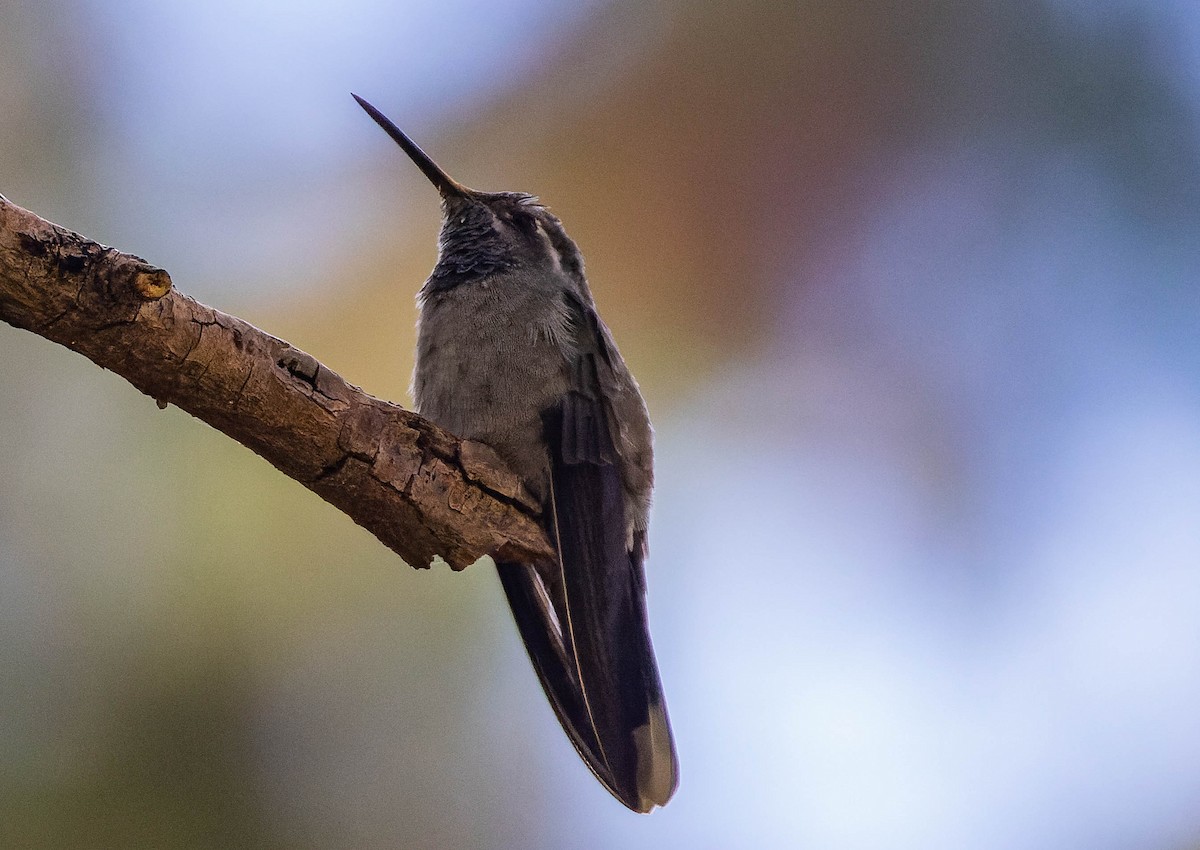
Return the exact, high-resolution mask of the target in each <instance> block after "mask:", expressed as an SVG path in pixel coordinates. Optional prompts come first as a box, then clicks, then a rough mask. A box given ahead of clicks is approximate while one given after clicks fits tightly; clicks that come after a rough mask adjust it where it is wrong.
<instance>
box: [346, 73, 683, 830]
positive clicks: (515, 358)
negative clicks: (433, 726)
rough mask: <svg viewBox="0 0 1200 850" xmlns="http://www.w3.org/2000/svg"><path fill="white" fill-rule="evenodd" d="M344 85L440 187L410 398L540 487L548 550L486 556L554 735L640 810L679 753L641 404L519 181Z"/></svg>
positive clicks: (665, 792)
mask: <svg viewBox="0 0 1200 850" xmlns="http://www.w3.org/2000/svg"><path fill="white" fill-rule="evenodd" d="M354 99H355V100H357V101H358V103H359V105H360V106H361V107H362V108H363V109H365V110H366V111H367V114H368V115H370V116H371V117H372V118H373V119H375V122H376V123H377V124H379V126H380V127H382V128H383V129H384V130H385V131H386V132H387V134H388V135H389V136H391V137H392V139H394V140H395V142H396V143H397V144H398V145H400V147H401V148H402V149H403V150H404V152H405V153H406V154H408V156H409V158H410V159H412V161H413V162H414V163H416V165H417V167H418V168H420V169H421V171H422V173H423V174H424V175H425V176H426V177H427V178H429V181H430V182H431V183H432V184H433V185H434V186H435V187H436V188H437V190H438V192H439V193H440V194H441V196H442V231H441V236H440V237H439V240H438V260H437V265H436V266H435V267H434V269H433V272H432V274H430V275H429V279H428V280H427V281H425V285H424V286H423V287H422V288H421V291H420V294H419V296H418V299H417V300H418V304H419V305H420V319H419V321H418V329H417V356H416V369H415V370H414V374H413V398H414V400H415V402H416V406H417V411H418V412H419V413H420V414H421V415H422V416H425V417H426V418H428V419H431V420H433V421H434V422H436V423H437V424H439V425H441V426H442V427H444V428H446V429H447V430H449V431H451V432H453V433H454V434H457V435H458V436H460V437H464V438H467V439H471V440H477V441H479V442H482V443H486V444H488V445H489V446H491V447H492V448H494V449H495V450H496V452H497V453H499V455H500V456H501V457H502V458H503V459H504V460H505V461H506V462H507V463H508V465H509V466H510V467H511V468H512V469H513V471H515V472H517V473H518V474H520V475H521V476H522V478H523V479H524V480H525V483H526V486H527V487H528V488H529V490H530V492H532V493H533V494H534V495H535V496H536V497H537V498H538V499H539V500H540V501H541V503H542V506H543V516H544V518H545V523H546V530H547V532H548V534H549V536H550V539H551V540H552V541H553V542H554V543H555V546H556V549H557V552H558V558H557V560H556V561H555V562H553V563H547V564H517V563H497V564H496V567H497V570H498V572H499V574H500V583H501V585H502V586H503V587H504V592H505V594H506V595H507V597H508V604H509V606H510V607H511V608H512V613H513V618H514V619H515V620H516V622H517V628H518V630H519V631H520V633H521V638H522V639H523V640H524V642H525V648H526V650H527V651H528V652H529V658H530V660H531V661H532V662H533V667H534V670H536V671H537V675H538V678H539V679H540V680H541V683H542V687H543V689H544V690H545V692H546V696H547V698H548V699H549V700H550V704H551V705H552V706H553V707H554V711H555V713H556V714H557V715H558V719H559V721H560V722H561V723H562V727H563V729H564V730H566V733H567V736H568V737H569V738H570V739H571V743H572V744H574V745H575V749H576V750H577V751H578V752H579V755H580V756H581V757H582V758H583V760H584V761H585V762H586V763H587V765H588V767H589V768H591V770H592V772H593V773H594V774H595V775H596V778H597V779H599V780H600V782H602V783H603V784H604V787H606V788H607V789H608V790H609V791H611V792H612V794H613V796H615V797H616V798H617V799H618V800H620V801H621V802H622V803H624V804H625V805H626V806H628V807H629V808H631V809H633V810H634V811H638V812H649V811H650V810H651V809H653V808H654V807H655V806H661V805H664V804H665V803H666V802H667V800H669V799H670V798H671V795H672V794H673V793H674V792H675V787H676V785H677V784H678V774H679V764H678V760H677V758H676V755H675V743H674V741H673V740H672V737H671V727H670V724H669V722H668V720H667V707H666V703H665V701H664V699H663V692H662V684H661V682H660V681H659V676H658V666H657V664H656V662H655V660H654V650H653V648H652V647H651V645H650V633H649V631H648V629H647V625H646V578H645V572H644V569H643V563H644V561H645V558H646V552H647V546H646V528H647V522H648V518H649V510H650V491H651V489H652V487H653V483H654V471H653V456H652V445H651V444H652V435H651V430H650V418H649V415H648V414H647V412H646V403H645V402H644V401H643V400H642V396H641V393H640V392H639V390H638V385H637V382H636V381H635V380H634V379H633V375H631V374H630V373H629V369H628V368H627V367H626V365H625V361H624V360H622V359H621V355H620V353H619V352H618V351H617V346H616V344H615V343H614V342H613V339H612V335H611V334H610V333H609V330H608V328H607V327H606V326H605V324H604V322H602V321H601V320H600V317H599V316H598V315H597V313H596V306H595V304H594V303H593V302H592V295H591V292H590V291H589V289H588V284H587V279H586V278H585V277H584V274H583V257H582V256H581V255H580V253H579V249H578V248H577V247H576V246H575V243H574V242H573V241H572V240H571V238H570V237H569V236H567V234H566V232H565V231H564V230H563V227H562V223H561V222H560V221H559V220H558V219H557V218H556V217H555V216H554V215H553V214H552V213H551V212H550V211H549V210H547V209H546V208H545V207H544V206H542V205H541V204H540V203H539V202H538V200H537V198H535V197H533V196H532V195H526V194H522V193H519V192H478V191H475V190H474V189H468V188H467V187H466V186H463V185H462V184H461V183H458V182H457V181H455V180H453V179H451V178H450V177H449V176H448V175H447V174H446V172H444V171H442V169H441V168H439V167H438V166H437V165H436V164H435V163H434V162H433V160H431V159H430V158H429V157H428V156H426V155H425V153H424V152H423V151H422V150H421V149H420V148H419V147H417V146H416V145H415V144H413V142H412V141H411V140H410V139H409V138H408V137H407V136H406V135H404V133H402V132H401V131H400V129H399V128H397V127H396V125H395V124H393V123H392V122H391V121H389V120H388V119H387V118H386V117H385V116H384V115H383V113H381V112H380V111H379V110H378V109H376V108H375V107H374V106H372V105H371V104H369V103H367V102H366V101H365V100H363V99H362V98H361V97H359V96H358V95H354Z"/></svg>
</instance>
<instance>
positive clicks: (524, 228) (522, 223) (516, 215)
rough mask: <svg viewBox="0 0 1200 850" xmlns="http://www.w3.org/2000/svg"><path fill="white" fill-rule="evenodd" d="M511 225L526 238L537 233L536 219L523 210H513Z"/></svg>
mask: <svg viewBox="0 0 1200 850" xmlns="http://www.w3.org/2000/svg"><path fill="white" fill-rule="evenodd" d="M512 223H513V225H514V226H515V227H516V228H517V229H518V230H520V231H521V232H522V233H524V234H525V235H527V236H532V235H533V234H534V233H536V232H537V219H536V218H534V217H533V216H532V215H530V214H529V213H527V212H525V211H524V210H515V211H514V212H513V214H512Z"/></svg>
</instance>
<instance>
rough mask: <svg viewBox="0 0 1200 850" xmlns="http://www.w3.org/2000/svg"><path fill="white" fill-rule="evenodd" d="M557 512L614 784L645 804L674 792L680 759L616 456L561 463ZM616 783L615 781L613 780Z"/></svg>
mask: <svg viewBox="0 0 1200 850" xmlns="http://www.w3.org/2000/svg"><path fill="white" fill-rule="evenodd" d="M553 473H554V475H553V480H554V508H555V512H554V517H555V520H556V521H557V524H558V534H557V541H558V545H559V551H560V555H561V559H562V564H563V582H564V589H565V596H566V610H567V619H568V621H569V622H568V625H567V628H568V632H569V634H570V636H571V638H572V642H573V646H574V651H575V657H576V661H577V665H578V669H579V677H580V681H581V682H582V686H583V687H582V693H583V697H584V703H585V705H586V707H587V708H588V710H589V717H590V719H591V721H592V728H593V732H594V734H595V737H596V739H597V741H598V744H599V749H600V753H599V754H600V756H601V757H602V758H603V759H604V762H605V765H606V766H607V768H608V770H609V772H610V773H611V775H612V784H611V785H609V790H610V791H612V792H613V794H614V795H615V796H616V797H617V798H618V799H620V800H621V802H623V803H625V805H627V806H629V807H630V808H631V809H634V810H635V811H640V812H646V811H649V810H650V809H652V808H654V806H661V805H664V804H665V803H666V802H667V800H669V799H670V797H671V795H672V794H673V793H674V792H675V787H676V785H677V784H678V774H679V767H678V762H677V759H676V755H675V744H674V741H673V740H672V736H671V729H670V723H669V721H668V718H667V709H666V702H665V700H664V698H663V690H662V683H661V682H660V680H659V675H658V664H657V662H656V661H655V657H654V649H653V647H652V645H651V643H650V632H649V629H648V627H647V623H646V597H645V581H644V574H643V567H642V555H641V553H642V551H643V547H642V545H641V541H640V540H639V541H636V543H637V544H638V545H635V547H634V551H632V552H631V551H629V550H627V549H626V548H625V547H626V541H625V520H624V496H623V492H622V490H621V485H620V480H619V478H618V476H617V474H616V468H615V467H614V466H612V465H608V464H603V463H600V464H597V463H580V464H561V465H559V464H555V465H554V469H553ZM606 784H608V783H606Z"/></svg>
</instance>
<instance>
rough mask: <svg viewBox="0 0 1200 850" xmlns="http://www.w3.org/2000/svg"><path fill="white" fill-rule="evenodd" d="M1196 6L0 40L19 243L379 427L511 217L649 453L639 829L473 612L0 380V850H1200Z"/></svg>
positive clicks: (138, 442) (555, 19)
mask: <svg viewBox="0 0 1200 850" xmlns="http://www.w3.org/2000/svg"><path fill="white" fill-rule="evenodd" d="M1198 9H1200V7H1197V6H1196V5H1195V4H1194V3H1192V2H1190V0H1092V2H1088V0H993V2H989V3H980V2H975V0H927V2H911V0H880V2H870V3H853V2H844V0H804V1H803V2H792V3H783V2H766V0H748V2H739V3H727V2H718V0H697V2H685V0H674V2H672V1H671V0H665V1H664V2H641V1H640V0H590V2H579V3H573V4H568V3H562V4H550V3H542V2H537V0H511V2H493V3H486V4H482V3H481V4H476V3H468V2H464V0H438V2H412V3H405V2H395V0H389V1H388V2H380V0H342V2H339V3H336V4H334V3H328V2H316V0H288V2H286V3H285V2H281V0H267V1H266V2H242V0H239V2H234V0H208V2H203V3H201V2H178V3H160V2H153V0H75V2H67V0H0V192H3V193H4V194H6V195H7V196H8V197H10V198H11V199H12V200H13V201H15V202H16V203H19V204H21V205H23V206H25V207H28V208H29V209H32V210H34V211H35V212H38V213H39V214H41V215H43V216H45V217H47V218H49V219H51V220H53V221H56V222H58V223H61V224H64V225H66V226H68V227H71V228H73V229H75V230H78V231H81V232H83V233H85V234H87V235H89V236H92V237H94V238H97V239H99V240H100V241H103V242H105V243H108V244H112V245H116V246H118V247H120V248H122V249H125V250H128V251H131V252H134V253H137V254H140V255H142V256H144V257H146V258H148V259H149V260H150V261H151V262H154V263H156V264H158V265H161V266H164V267H166V268H168V269H169V270H170V271H171V273H172V275H173V277H174V280H175V282H176V284H177V286H178V287H179V288H180V289H182V290H183V291H185V292H187V293H188V294H190V295H192V296H194V297H196V298H198V299H200V300H202V301H204V302H206V303H209V304H212V305H214V306H216V307H218V308H220V309H223V310H225V311H227V312H231V313H235V314H237V315H240V316H242V317H244V318H246V319H248V320H249V321H252V322H254V323H255V324H258V325H259V326H261V327H263V328H264V329H266V330H268V331H270V332H271V333H274V334H276V335H278V336H282V337H284V338H285V339H288V340H289V341H290V342H292V343H293V344H295V345H298V346H300V347H301V348H304V349H305V350H307V351H309V352H311V353H312V354H314V355H315V356H317V357H318V358H320V359H321V360H322V361H324V362H325V363H327V364H329V365H330V366H332V367H333V368H335V369H337V370H338V371H340V372H341V373H342V374H343V375H345V376H346V377H347V378H348V379H349V380H351V381H353V382H354V383H357V384H360V385H361V386H363V387H364V388H365V389H367V390H368V391H369V392H372V393H373V394H376V395H379V396H382V397H386V398H390V399H394V400H397V401H401V402H405V403H407V398H408V397H407V384H408V376H409V371H410V369H411V350H412V345H413V322H414V319H415V316H416V310H415V306H414V295H415V293H416V290H417V288H418V287H419V285H420V284H421V282H422V281H423V279H424V277H425V275H426V274H427V272H428V270H429V269H430V267H431V266H432V264H433V260H434V257H435V239H436V233H437V227H438V210H437V200H436V195H435V193H434V192H433V191H432V190H431V187H430V186H429V185H428V184H426V183H425V182H424V181H423V179H422V178H421V176H420V174H419V173H418V172H417V171H416V169H414V168H413V167H412V166H411V165H410V164H409V163H408V162H407V160H406V159H405V158H404V157H403V156H402V155H401V153H400V152H399V151H398V150H397V149H396V148H395V147H394V146H393V145H392V143H391V142H390V141H389V140H388V139H387V138H386V137H385V136H384V135H383V134H382V133H381V132H380V131H379V130H378V128H376V127H375V125H374V124H373V123H372V122H371V121H370V120H369V119H368V118H367V117H366V116H365V115H364V114H362V112H361V111H360V110H359V109H358V107H357V106H356V105H355V104H354V102H353V101H352V100H351V99H350V96H349V93H350V92H351V91H356V92H358V93H360V94H362V95H364V96H365V97H367V98H368V99H371V100H373V101H374V102H375V103H376V104H377V105H379V106H380V107H381V108H383V109H384V110H385V111H386V112H387V113H388V114H390V115H391V116H392V117H393V118H394V119H395V120H396V121H397V123H399V124H400V125H401V126H402V127H404V128H405V129H406V130H407V131H408V132H409V133H410V134H411V135H413V137H414V138H416V139H417V140H418V141H419V143H420V144H422V145H423V146H424V147H425V148H426V149H427V150H428V151H430V152H431V153H432V154H433V155H434V157H435V158H436V159H438V160H439V161H440V162H441V163H442V164H443V165H444V166H445V167H446V168H447V169H448V170H449V171H450V172H451V173H452V174H454V175H455V176H456V177H458V178H459V179H461V180H462V181H463V182H465V183H467V184H468V185H472V186H476V187H478V188H482V189H517V190H524V191H530V192H534V193H537V194H539V195H541V196H542V198H543V199H544V200H545V201H546V202H547V203H549V204H550V205H551V207H552V208H553V209H554V210H555V211H556V212H558V213H559V215H560V216H561V217H562V218H563V219H564V221H565V222H566V224H567V227H568V229H569V231H570V232H571V233H572V234H573V235H574V237H575V238H576V239H577V241H578V242H579V243H580V245H581V246H582V248H583V250H584V253H585V256H586V257H587V260H588V264H589V271H590V277H591V280H592V285H593V289H594V292H595V295H596V299H597V301H598V303H599V305H600V307H601V309H602V312H603V314H604V316H605V317H606V319H607V320H608V322H609V324H610V325H611V326H612V327H613V329H614V331H615V333H616V335H617V338H618V339H619V341H620V344H621V346H622V349H623V351H624V353H625V355H626V358H627V360H628V361H629V362H630V364H631V365H632V367H633V369H634V371H635V372H636V373H637V374H638V375H639V377H640V378H641V382H642V385H643V389H644V391H645V394H646V396H647V398H648V400H649V404H650V408H651V411H652V413H653V415H654V418H655V421H656V425H657V433H658V457H659V480H660V485H659V489H658V495H657V503H656V508H655V513H654V518H653V529H652V558H651V563H650V606H651V618H652V622H653V625H654V635H655V641H656V645H657V649H658V652H659V657H660V662H661V665H662V670H663V676H664V680H665V684H666V686H667V689H668V695H669V698H670V706H671V710H672V716H673V720H674V724H675V731H676V736H677V738H678V744H679V747H680V751H681V757H682V766H683V781H682V786H681V788H680V791H679V794H678V796H677V798H676V799H675V801H674V802H672V803H671V804H670V806H668V807H667V808H666V809H664V810H662V811H659V812H657V813H655V814H654V815H652V816H650V817H648V818H642V817H637V816H634V815H632V814H630V813H628V812H626V811H625V810H624V809H623V808H621V807H620V805H619V804H617V803H616V802H615V801H613V800H612V799H610V798H609V796H608V795H607V794H606V793H605V792H604V791H603V790H602V789H601V788H600V787H599V786H598V785H597V784H596V783H595V782H594V780H593V779H592V778H591V776H590V775H589V774H588V773H587V771H586V770H585V769H584V767H583V765H582V764H581V763H580V762H579V761H578V759H577V758H576V757H575V755H574V753H573V752H572V751H571V748H570V746H569V745H568V743H567V741H566V739H565V737H564V736H563V735H562V734H561V732H560V731H559V730H558V729H557V727H556V724H555V721H554V719H553V717H552V715H551V712H550V710H549V708H548V706H547V705H546V703H545V701H544V699H543V697H542V695H541V693H540V690H539V688H538V686H537V684H536V683H535V680H534V677H533V674H532V672H531V671H530V669H529V667H528V663H527V661H526V659H525V658H524V656H523V653H522V650H521V647H520V644H519V641H518V639H517V636H516V633H515V630H514V628H513V627H512V625H511V623H510V622H509V618H508V614H507V611H506V610H505V608H504V606H503V604H502V602H501V599H500V590H499V587H498V585H497V582H496V581H495V578H494V576H493V575H492V573H491V571H490V570H488V569H482V568H480V569H470V570H467V571H466V572H464V573H461V574H451V573H450V572H449V570H447V569H446V568H444V567H442V568H440V569H434V570H432V571H421V572H417V571H414V570H410V569H408V568H407V567H406V566H405V565H404V564H403V563H401V562H399V561H398V559H397V558H396V557H394V556H393V555H392V554H391V553H390V552H388V551H387V550H386V549H384V548H383V547H382V546H381V545H379V544H378V543H377V542H376V541H375V540H374V539H373V538H371V537H370V536H369V535H368V534H367V533H366V532H364V531H362V530H361V529H359V528H358V527H356V526H355V525H353V524H352V523H351V522H350V520H348V519H347V518H346V517H344V516H342V515H341V514H339V513H337V512H336V511H335V510H334V509H332V508H331V507H329V506H328V505H326V504H324V503H323V502H321V501H320V500H319V499H317V498H316V497H315V496H313V495H312V494H310V493H308V492H307V491H306V490H304V489H303V488H302V487H300V486H299V485H297V484H295V483H294V482H292V481H290V480H287V479H285V478H283V477H282V476H280V475H279V474H278V473H276V472H275V471H274V470H273V469H271V468H270V467H269V466H268V465H267V464H266V463H264V462H263V461H261V460H259V459H258V458H257V457H255V456H254V455H252V454H251V453H250V452H248V451H247V450H245V449H243V448H242V447H240V446H238V445H236V444H234V443H233V442H231V441H230V440H228V439H226V438H225V437H223V436H221V435H220V434H218V433H216V432H214V431H212V430H210V429H209V428H207V427H206V426H204V425H202V424H200V423H199V422H197V421H195V420H192V419H191V418H189V417H188V416H187V415H186V414H183V413H181V412H179V411H178V410H176V409H174V408H171V409H168V410H166V411H159V410H157V409H156V408H155V405H154V403H153V402H152V401H151V400H150V399H148V398H145V397H143V396H141V395H140V394H138V393H137V392H136V391H134V390H133V389H132V388H131V387H129V386H128V385H126V384H125V383H124V382H123V381H121V380H120V379H118V378H115V377H114V376H112V375H111V374H109V373H106V372H102V371H100V370H99V369H97V368H96V367H95V366H93V365H92V364H90V363H89V362H87V361H85V360H83V359H82V358H79V357H78V356H76V355H73V354H71V353H69V352H67V351H66V350H64V349H61V348H58V347H56V346H54V345H52V344H50V343H48V342H46V341H44V340H42V339H40V338H37V337H35V336H33V335H31V334H28V333H24V332H21V331H17V330H15V329H12V328H9V327H7V326H2V327H0V845H2V846H4V847H14V848H16V847H22V848H24V847H31V848H40V847H47V848H128V847H147V848H149V847H153V848H216V847H263V848H272V847H279V848H285V847H286V848H343V847H344V848H351V847H353V848H385V847H387V848H391V847H404V848H409V847H411V848H426V847H428V848H442V847H456V848H472V847H480V848H483V847H499V848H503V847H520V848H536V847H546V848H552V847H553V848H558V847H579V848H584V847H597V848H600V847H681V848H702V847H711V848H743V847H745V848H775V847H781V848H808V847H811V848H888V850H894V849H895V848H921V849H922V850H930V849H931V848H935V849H936V848H948V849H949V848H968V847H969V848H978V850H990V848H997V850H999V849H1000V848H1137V850H1160V848H1161V850H1187V848H1197V847H1200V522H1198V508H1200V333H1198V332H1200V286H1198V280H1200V248H1198V241H1200V240H1198V239H1197V237H1198V236H1200V134H1198V130H1200V11H1198Z"/></svg>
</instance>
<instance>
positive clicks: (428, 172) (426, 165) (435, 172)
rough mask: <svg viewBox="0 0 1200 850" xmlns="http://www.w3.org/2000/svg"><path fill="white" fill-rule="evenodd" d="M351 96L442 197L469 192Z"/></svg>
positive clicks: (377, 113) (379, 114)
mask: <svg viewBox="0 0 1200 850" xmlns="http://www.w3.org/2000/svg"><path fill="white" fill-rule="evenodd" d="M351 96H352V97H353V98H354V99H355V100H357V101H358V105H359V106H361V107H362V108H363V109H365V110H366V111H367V114H368V115H370V116H371V117H372V118H374V119H375V123H376V124H378V125H379V126H380V127H382V128H383V129H384V132H386V133H387V134H388V135H389V136H391V137H392V139H393V141H395V142H396V144H398V145H399V146H400V147H401V148H402V149H403V150H404V152H405V153H406V154H408V158H409V159H411V160H412V161H413V162H415V163H416V164H417V168H419V169H421V173H422V174H424V175H425V176H426V177H428V178H429V182H430V183H432V184H433V185H434V186H436V187H437V190H438V192H440V193H441V196H442V197H443V198H445V199H447V200H449V199H450V198H462V197H465V196H466V195H467V194H469V193H470V191H471V190H470V189H468V188H467V187H466V186H464V185H462V184H461V183H459V182H458V181H457V180H455V179H454V178H452V177H451V176H450V175H449V174H447V173H446V172H444V171H442V169H441V168H439V167H438V164H437V163H436V162H434V161H433V160H432V159H430V158H429V156H428V155H426V153H425V151H423V150H421V149H420V148H419V147H417V146H416V144H414V143H413V140H412V139H410V138H409V137H408V136H406V135H404V133H403V132H402V131H401V130H400V128H399V127H397V126H396V125H395V124H393V123H392V122H391V121H389V120H388V117H387V116H386V115H384V114H383V113H382V112H380V111H379V110H378V109H376V108H375V107H374V106H372V105H371V104H369V103H367V102H366V101H365V100H363V99H362V98H361V97H359V96H358V95H356V94H354V93H353V92H351Z"/></svg>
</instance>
